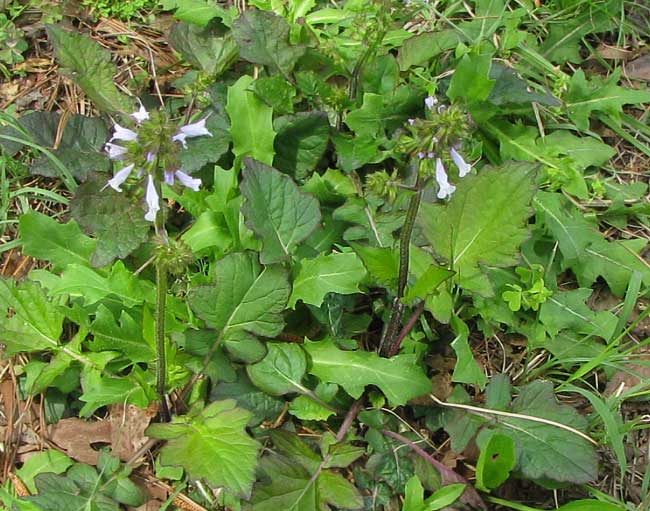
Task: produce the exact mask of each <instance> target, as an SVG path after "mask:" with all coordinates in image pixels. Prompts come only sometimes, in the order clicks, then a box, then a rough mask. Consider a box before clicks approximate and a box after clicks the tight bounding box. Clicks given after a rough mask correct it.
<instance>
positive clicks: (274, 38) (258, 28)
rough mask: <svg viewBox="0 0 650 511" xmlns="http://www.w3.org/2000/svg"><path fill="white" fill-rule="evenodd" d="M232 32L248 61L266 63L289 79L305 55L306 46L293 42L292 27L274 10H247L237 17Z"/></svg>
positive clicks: (241, 53)
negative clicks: (297, 63)
mask: <svg viewBox="0 0 650 511" xmlns="http://www.w3.org/2000/svg"><path fill="white" fill-rule="evenodd" d="M232 33H233V36H234V38H235V41H237V44H238V45H239V54H240V56H241V58H243V59H244V60H248V61H249V62H253V63H255V64H262V65H264V66H268V67H270V68H271V71H272V72H280V73H281V74H283V75H284V76H285V77H286V76H288V75H289V73H291V71H292V70H293V67H294V65H295V64H296V61H297V60H298V59H299V58H300V57H301V56H302V55H303V53H305V48H304V47H303V46H293V45H291V44H290V43H289V24H288V23H287V21H286V20H285V19H284V18H282V17H281V16H278V15H276V14H274V13H272V12H270V11H262V10H257V9H250V10H246V11H244V12H243V13H242V15H241V16H240V17H239V18H237V20H236V21H235V23H234V25H233V27H232Z"/></svg>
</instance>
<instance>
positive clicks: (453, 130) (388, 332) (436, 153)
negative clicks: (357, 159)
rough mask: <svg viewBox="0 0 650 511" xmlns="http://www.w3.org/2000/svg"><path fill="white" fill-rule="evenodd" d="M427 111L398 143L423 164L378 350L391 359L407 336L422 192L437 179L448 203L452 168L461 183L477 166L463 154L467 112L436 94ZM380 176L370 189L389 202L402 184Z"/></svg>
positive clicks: (427, 102) (429, 99) (402, 237)
mask: <svg viewBox="0 0 650 511" xmlns="http://www.w3.org/2000/svg"><path fill="white" fill-rule="evenodd" d="M424 107H425V108H424V111H425V116H424V117H423V118H420V119H409V120H408V122H407V124H406V131H405V133H404V134H403V135H402V136H401V138H400V140H399V141H398V144H397V150H398V151H399V152H402V153H405V154H406V155H407V156H408V157H409V158H410V159H411V160H413V159H415V160H416V161H417V162H418V165H417V179H416V183H415V185H414V186H413V187H410V188H411V189H412V190H413V192H414V193H413V195H412V196H411V199H410V201H409V205H408V209H407V212H406V218H405V220H404V225H403V226H402V230H401V233H400V258H399V260H400V264H399V276H398V281H397V293H396V296H395V300H394V301H393V306H392V310H391V316H390V320H389V322H388V324H387V326H386V328H385V329H384V334H383V336H382V339H381V342H380V346H379V351H380V352H381V353H382V354H383V355H386V356H392V355H395V354H397V352H398V351H399V348H400V346H401V342H402V339H403V337H404V336H403V335H401V334H399V333H398V331H399V328H400V325H401V321H402V316H403V314H404V304H403V303H402V298H403V297H404V291H405V289H406V284H407V280H408V271H409V270H408V269H409V248H410V244H411V236H412V234H413V226H414V225H415V219H416V217H417V214H418V210H419V208H420V202H421V200H422V194H423V191H424V189H425V187H426V186H427V185H428V184H429V183H430V182H431V181H432V180H435V183H436V187H437V197H438V199H441V200H445V199H449V198H450V197H451V196H452V195H453V193H454V192H455V191H456V186H455V185H454V184H453V182H452V181H451V180H450V173H449V171H448V169H454V167H455V169H456V171H455V172H454V173H453V174H452V177H453V178H454V179H455V178H456V177H457V178H458V179H462V178H463V177H465V176H466V175H467V174H469V173H470V172H471V170H472V166H471V165H470V164H469V163H467V162H466V161H465V159H464V158H463V156H462V155H461V154H460V152H459V149H460V148H461V146H462V141H463V140H466V139H467V137H468V134H469V122H468V118H467V115H466V113H465V112H464V111H463V110H462V109H461V108H460V107H459V106H456V105H451V106H447V105H444V104H441V103H440V101H439V100H438V98H436V97H435V96H427V98H426V99H425V100H424ZM452 164H453V165H452ZM377 174H380V175H377V176H374V177H373V178H372V179H369V180H368V183H367V185H368V186H369V187H370V188H371V189H373V191H375V192H376V193H381V194H382V195H384V196H385V197H387V198H388V199H389V200H390V198H391V197H393V198H394V195H395V193H396V192H395V188H396V187H397V186H400V185H399V182H398V180H397V179H396V177H395V176H394V175H393V176H390V177H389V176H388V175H387V174H386V175H381V174H382V173H377ZM383 174H385V173H383ZM409 323H410V322H409Z"/></svg>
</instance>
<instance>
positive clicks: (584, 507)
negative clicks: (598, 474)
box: [557, 499, 626, 511]
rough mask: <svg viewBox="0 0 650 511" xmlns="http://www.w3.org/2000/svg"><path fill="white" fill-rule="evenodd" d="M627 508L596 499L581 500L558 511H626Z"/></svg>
mask: <svg viewBox="0 0 650 511" xmlns="http://www.w3.org/2000/svg"><path fill="white" fill-rule="evenodd" d="M625 510H626V508H624V507H622V506H618V505H616V504H612V503H611V502H604V501H602V500H594V499H580V500H575V501H573V502H569V503H568V504H564V505H563V506H560V507H558V508H557V511H625Z"/></svg>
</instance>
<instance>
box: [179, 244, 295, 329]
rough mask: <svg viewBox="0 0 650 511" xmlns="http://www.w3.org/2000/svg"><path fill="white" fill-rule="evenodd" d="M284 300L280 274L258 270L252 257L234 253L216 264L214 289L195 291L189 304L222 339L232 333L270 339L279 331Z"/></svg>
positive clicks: (284, 286) (285, 292)
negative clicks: (250, 334)
mask: <svg viewBox="0 0 650 511" xmlns="http://www.w3.org/2000/svg"><path fill="white" fill-rule="evenodd" d="M288 297H289V282H288V281H287V276H286V273H285V272H284V270H282V269H281V268H278V267H275V266H265V267H262V266H261V265H260V264H259V262H258V261H257V257H256V256H255V255H253V254H252V253H234V254H230V255H228V256H226V257H224V258H223V259H222V260H221V261H219V262H218V264H217V269H216V272H215V285H214V286H204V287H198V288H195V289H194V290H193V292H192V293H191V294H190V298H189V301H190V305H191V307H192V308H193V309H194V311H195V312H196V314H197V315H198V316H199V317H200V318H201V319H203V320H204V321H205V322H206V323H207V324H208V326H210V327H212V328H216V329H218V330H221V336H222V337H223V338H228V336H229V335H230V334H231V333H232V332H234V331H236V330H245V331H247V332H250V333H253V334H256V335H264V336H267V337H273V336H275V335H277V334H279V333H280V332H281V331H282V327H283V325H284V321H283V319H282V316H281V312H282V311H283V310H284V308H285V306H286V303H287V299H288Z"/></svg>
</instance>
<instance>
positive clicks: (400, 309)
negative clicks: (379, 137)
mask: <svg viewBox="0 0 650 511" xmlns="http://www.w3.org/2000/svg"><path fill="white" fill-rule="evenodd" d="M415 189H416V191H415V193H414V194H413V195H412V196H411V200H410V201H409V207H408V210H407V211H406V219H405V220H404V225H403V226H402V232H401V233H400V238H399V276H398V280H397V295H396V296H395V299H394V300H393V308H392V310H391V314H390V320H389V322H388V326H387V327H386V330H385V331H384V335H383V337H382V339H381V342H380V343H379V353H380V354H381V355H383V356H392V355H393V354H394V351H395V348H394V344H395V341H396V340H397V333H398V331H399V328H400V324H401V322H402V316H403V315H404V304H403V303H402V298H404V290H405V289H406V284H407V282H408V277H409V254H410V248H411V236H412V235H413V227H414V226H415V219H416V218H417V216H418V210H419V209H420V202H421V201H422V192H423V190H424V180H423V179H422V178H421V177H420V176H418V179H417V182H416V183H415ZM400 343H401V341H400ZM398 349H399V348H398Z"/></svg>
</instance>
